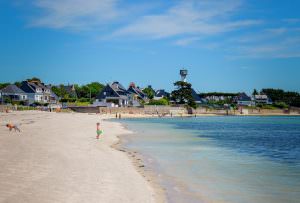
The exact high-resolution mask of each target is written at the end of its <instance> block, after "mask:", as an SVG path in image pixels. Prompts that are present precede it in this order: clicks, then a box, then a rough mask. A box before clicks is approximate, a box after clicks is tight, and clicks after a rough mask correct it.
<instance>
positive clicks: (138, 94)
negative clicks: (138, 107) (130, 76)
mask: <svg viewBox="0 0 300 203" xmlns="http://www.w3.org/2000/svg"><path fill="white" fill-rule="evenodd" d="M127 91H128V93H129V94H134V95H136V98H138V99H141V100H143V101H145V102H146V101H148V97H147V95H146V94H145V93H144V92H143V91H142V90H141V89H140V88H139V87H136V86H135V84H134V83H133V82H132V83H130V85H129V87H128V90H127Z"/></svg>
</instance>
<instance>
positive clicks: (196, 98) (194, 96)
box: [192, 88, 205, 104]
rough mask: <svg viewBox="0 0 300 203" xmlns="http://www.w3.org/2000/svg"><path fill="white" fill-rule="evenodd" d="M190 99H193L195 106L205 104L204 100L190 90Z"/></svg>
mask: <svg viewBox="0 0 300 203" xmlns="http://www.w3.org/2000/svg"><path fill="white" fill-rule="evenodd" d="M192 97H193V98H194V100H195V102H196V104H203V103H205V99H202V98H201V97H200V95H199V94H197V93H196V91H195V90H194V89H193V88H192Z"/></svg>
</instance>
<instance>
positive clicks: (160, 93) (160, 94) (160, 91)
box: [155, 90, 170, 97]
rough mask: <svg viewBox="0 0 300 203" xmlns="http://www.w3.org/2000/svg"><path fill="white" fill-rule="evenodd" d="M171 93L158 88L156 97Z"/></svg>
mask: <svg viewBox="0 0 300 203" xmlns="http://www.w3.org/2000/svg"><path fill="white" fill-rule="evenodd" d="M169 95H170V93H168V92H166V91H165V90H156V92H155V96H156V97H167V96H169Z"/></svg>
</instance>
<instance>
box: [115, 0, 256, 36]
mask: <svg viewBox="0 0 300 203" xmlns="http://www.w3.org/2000/svg"><path fill="white" fill-rule="evenodd" d="M240 5H241V2H240V1H238V0H227V1H214V0H210V1H205V0H204V1H192V0H187V1H182V2H181V3H179V4H177V5H175V6H173V7H171V8H170V9H168V10H167V11H164V12H162V13H160V14H156V15H146V16H142V17H141V18H139V19H138V20H136V21H135V22H132V23H129V24H128V25H126V26H124V27H123V28H120V29H119V30H117V31H115V32H114V33H113V36H114V37H118V36H140V37H143V38H154V39H159V38H166V37H172V36H178V35H209V34H218V33H222V32H228V31H231V30H234V29H238V28H240V27H245V26H250V25H255V24H258V23H261V22H260V21H256V20H231V18H230V17H231V16H232V15H233V14H234V13H236V12H237V11H238V10H239V8H240Z"/></svg>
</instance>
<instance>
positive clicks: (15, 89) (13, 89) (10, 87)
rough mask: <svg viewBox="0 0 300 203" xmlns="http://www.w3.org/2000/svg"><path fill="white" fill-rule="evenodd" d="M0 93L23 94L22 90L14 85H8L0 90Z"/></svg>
mask: <svg viewBox="0 0 300 203" xmlns="http://www.w3.org/2000/svg"><path fill="white" fill-rule="evenodd" d="M1 92H3V93H12V94H25V92H24V91H23V90H21V89H20V88H19V87H17V86H16V85H8V86H6V87H4V88H3V89H1Z"/></svg>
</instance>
